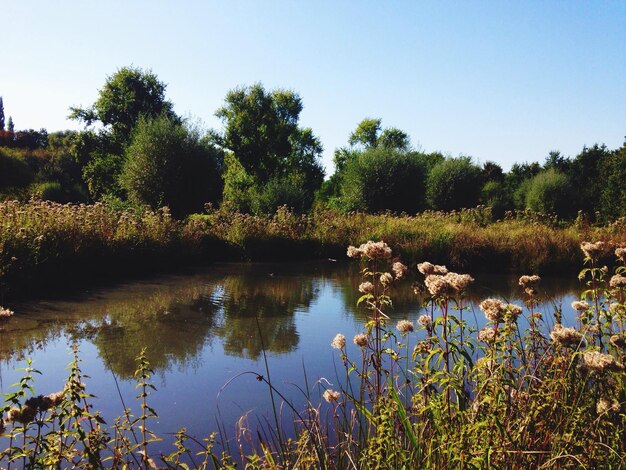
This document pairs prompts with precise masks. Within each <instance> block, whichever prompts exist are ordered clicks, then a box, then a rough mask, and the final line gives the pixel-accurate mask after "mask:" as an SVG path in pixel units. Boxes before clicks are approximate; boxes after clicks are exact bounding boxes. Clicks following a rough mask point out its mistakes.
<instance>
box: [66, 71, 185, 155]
mask: <svg viewBox="0 0 626 470" xmlns="http://www.w3.org/2000/svg"><path fill="white" fill-rule="evenodd" d="M165 88H166V85H165V84H164V83H163V82H161V81H160V80H159V79H158V77H157V76H156V75H155V74H154V73H153V72H152V71H151V70H146V71H144V70H142V69H140V68H137V67H122V68H121V69H119V70H118V71H117V72H115V73H114V74H113V75H111V76H109V77H107V79H106V82H105V84H104V86H103V87H102V89H101V90H100V92H99V94H98V99H97V100H96V102H95V103H94V104H92V105H91V106H89V107H88V108H81V107H72V108H70V118H71V119H77V120H80V121H83V122H84V123H85V124H86V125H87V126H89V125H91V124H93V123H94V122H100V123H101V124H102V125H103V126H104V127H105V129H106V130H107V131H109V132H110V137H111V138H113V139H114V141H115V142H117V143H119V144H121V145H122V146H123V145H126V144H127V143H128V142H129V141H130V137H131V134H132V131H133V128H134V127H135V125H136V124H137V122H138V121H139V118H140V117H142V116H143V117H147V118H151V117H152V118H153V117H157V116H159V115H161V114H163V115H165V116H166V117H168V118H169V119H172V120H174V121H176V122H178V121H179V118H178V117H177V116H176V114H175V113H174V111H173V105H172V103H171V102H170V101H168V100H167V99H165Z"/></svg>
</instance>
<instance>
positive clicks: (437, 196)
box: [427, 157, 481, 211]
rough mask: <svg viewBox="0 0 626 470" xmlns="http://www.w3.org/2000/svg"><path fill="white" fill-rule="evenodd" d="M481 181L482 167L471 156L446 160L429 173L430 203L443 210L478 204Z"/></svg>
mask: <svg viewBox="0 0 626 470" xmlns="http://www.w3.org/2000/svg"><path fill="white" fill-rule="evenodd" d="M480 182H481V173H480V168H479V167H478V166H476V165H474V164H473V163H472V161H471V159H470V158H468V157H460V158H449V159H447V160H444V161H442V162H441V163H438V164H437V165H435V166H434V167H433V169H432V171H431V172H430V174H429V175H428V185H427V186H428V187H427V198H428V203H429V204H430V207H431V208H433V209H437V210H443V211H450V210H455V209H462V208H469V207H474V206H476V205H477V204H478V197H479V195H480V190H481V184H480Z"/></svg>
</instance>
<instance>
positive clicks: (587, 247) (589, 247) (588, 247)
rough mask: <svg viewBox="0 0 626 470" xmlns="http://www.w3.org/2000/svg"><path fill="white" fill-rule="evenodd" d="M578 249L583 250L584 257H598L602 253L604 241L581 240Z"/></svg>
mask: <svg viewBox="0 0 626 470" xmlns="http://www.w3.org/2000/svg"><path fill="white" fill-rule="evenodd" d="M580 249H581V250H583V253H584V254H585V257H586V258H590V259H594V260H595V259H598V257H600V255H602V253H604V242H595V243H591V242H582V243H581V244H580Z"/></svg>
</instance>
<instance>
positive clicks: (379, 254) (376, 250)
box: [358, 240, 391, 260]
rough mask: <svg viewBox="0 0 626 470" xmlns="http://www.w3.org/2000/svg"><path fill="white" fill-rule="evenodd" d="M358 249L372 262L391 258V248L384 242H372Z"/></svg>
mask: <svg viewBox="0 0 626 470" xmlns="http://www.w3.org/2000/svg"><path fill="white" fill-rule="evenodd" d="M358 249H359V251H360V252H361V253H362V254H363V255H365V256H367V257H368V258H369V259H371V260H382V259H389V258H391V248H389V246H388V245H387V244H386V243H385V242H383V241H380V242H373V241H371V240H370V241H368V242H367V243H363V244H362V245H361V246H360V247H359V248H358Z"/></svg>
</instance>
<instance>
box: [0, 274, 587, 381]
mask: <svg viewBox="0 0 626 470" xmlns="http://www.w3.org/2000/svg"><path fill="white" fill-rule="evenodd" d="M416 280H418V279H407V280H406V281H405V282H403V283H400V284H398V285H397V286H395V287H394V288H393V291H392V292H391V296H392V298H393V309H392V310H391V311H390V312H389V313H390V316H391V317H392V318H394V319H400V318H406V317H407V316H410V315H415V314H417V312H418V311H419V309H420V304H421V300H420V299H419V298H418V297H417V296H416V295H415V294H414V293H413V289H412V283H413V282H415V281H416ZM360 282H361V277H360V273H359V266H358V265H357V264H354V263H353V264H348V265H342V264H339V265H338V264H332V263H323V264H315V263H308V264H302V263H300V264H294V265H270V264H264V265H222V266H218V267H214V268H211V269H209V270H205V271H199V272H196V273H192V274H189V275H178V276H169V277H163V278H159V279H156V280H152V281H147V282H137V283H129V284H126V285H119V286H116V287H114V288H109V289H101V290H98V291H95V292H91V293H85V294H81V295H78V296H75V298H73V299H70V300H55V301H48V302H43V301H40V302H30V303H25V304H23V305H20V306H17V307H16V308H15V310H16V311H17V312H18V314H17V315H16V316H15V317H14V318H12V319H11V320H10V321H9V322H8V323H7V324H6V325H5V327H4V329H3V330H1V331H0V356H1V357H2V358H4V359H9V358H11V359H20V358H23V357H25V356H30V355H32V354H34V353H35V352H36V351H37V350H38V349H45V348H46V345H47V344H48V343H49V342H51V341H55V340H57V339H59V338H62V337H67V339H68V341H72V340H77V341H89V342H91V343H93V344H94V345H95V346H96V348H97V351H98V354H99V356H100V358H101V359H102V362H103V363H104V366H105V367H106V368H108V369H110V370H112V371H113V372H115V373H116V374H117V375H118V376H120V377H122V378H131V377H132V375H133V372H134V370H135V365H136V363H135V358H136V357H137V356H138V355H139V353H140V351H141V349H142V348H143V347H147V358H148V360H149V361H150V363H151V365H152V367H153V368H154V369H155V370H157V371H161V372H166V371H169V370H171V369H172V368H174V367H176V368H188V367H194V366H197V365H198V364H197V361H198V360H199V359H198V358H199V357H200V356H201V352H202V351H203V349H205V347H207V346H208V345H210V346H211V347H220V348H222V349H223V352H224V353H225V354H227V355H229V356H233V357H239V358H243V359H249V360H253V361H254V360H257V359H258V358H259V357H260V355H261V354H262V351H263V349H264V348H265V350H266V351H268V352H269V353H271V354H275V355H281V354H285V353H290V352H294V351H296V350H297V349H298V347H299V343H300V335H302V334H305V332H303V331H299V325H298V320H297V314H298V313H308V312H309V311H310V309H311V307H312V305H313V304H314V303H316V302H318V301H320V299H319V295H320V292H321V291H322V290H323V289H324V287H325V286H327V285H328V284H330V285H331V286H332V294H331V295H332V296H334V297H336V298H337V299H338V300H339V302H340V303H341V305H342V310H343V311H344V312H346V313H347V314H348V315H349V316H350V317H352V318H353V319H354V323H355V324H357V325H361V324H362V321H363V320H364V319H365V317H366V315H367V312H366V311H365V310H364V309H357V308H356V302H357V299H358V297H359V293H358V285H359V283H360ZM578 288H579V286H578V284H577V283H576V280H572V281H567V280H557V279H544V280H543V282H542V289H543V292H544V293H543V299H544V301H547V302H551V303H558V301H559V300H560V299H561V298H563V297H564V296H565V295H567V294H569V293H571V292H573V291H576V289H578ZM326 295H329V294H326ZM494 295H499V296H502V297H504V298H505V299H507V300H509V301H514V300H519V299H520V297H521V289H520V287H519V286H518V285H517V277H507V276H498V277H489V276H479V277H477V279H476V282H475V283H474V285H473V286H472V290H471V291H470V292H469V297H468V300H469V302H471V303H474V304H475V303H478V302H480V300H482V299H483V298H485V297H487V296H494ZM336 314H337V313H336ZM257 318H258V322H257V320H256V319H257ZM329 328H330V333H324V334H325V335H327V336H330V334H331V333H333V330H332V327H330V326H329ZM306 334H315V333H314V332H311V333H309V332H308V331H307V332H306ZM326 341H327V337H326V336H325V337H324V342H326Z"/></svg>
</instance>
